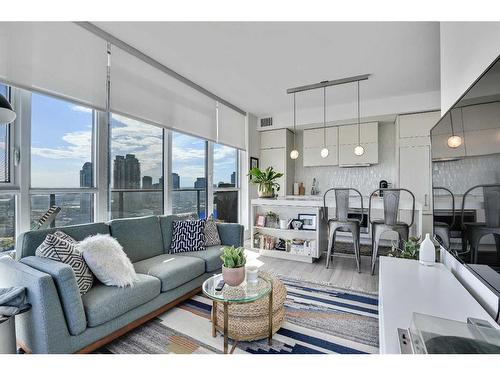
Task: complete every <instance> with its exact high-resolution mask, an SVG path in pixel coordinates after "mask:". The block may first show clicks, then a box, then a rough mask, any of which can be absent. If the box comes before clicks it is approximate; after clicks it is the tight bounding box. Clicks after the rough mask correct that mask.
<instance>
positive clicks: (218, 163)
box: [31, 93, 236, 188]
mask: <svg viewBox="0 0 500 375" xmlns="http://www.w3.org/2000/svg"><path fill="white" fill-rule="evenodd" d="M31 111H32V120H31V121H32V130H31V154H32V156H31V178H32V182H31V185H32V187H35V188H42V187H43V188H50V187H56V188H57V187H58V188H75V187H79V186H80V169H81V167H82V165H83V164H84V163H85V162H87V161H90V160H91V138H92V111H91V110H90V109H88V108H85V107H81V106H78V105H75V104H72V103H69V102H65V101H62V100H59V99H55V98H52V97H48V96H44V95H40V94H36V93H33V95H32V108H31ZM111 137H112V141H111V156H112V158H113V159H114V158H115V156H116V155H125V154H127V153H131V154H135V155H136V157H137V158H138V159H139V161H140V163H141V177H142V176H145V175H147V176H151V177H153V183H155V182H158V179H159V177H160V176H161V174H162V129H161V128H158V127H155V126H152V125H148V124H144V123H141V122H139V121H136V120H132V119H129V118H127V117H123V116H120V115H113V116H112V127H111ZM172 146H173V149H172V155H173V156H172V171H173V172H175V173H178V174H179V175H180V177H181V181H180V182H181V187H193V185H194V181H195V180H196V178H197V177H204V175H205V142H204V141H203V140H201V139H198V138H195V137H191V136H188V135H184V134H181V133H174V136H173V145H172ZM235 166H236V151H235V150H234V149H232V148H230V147H226V146H222V145H215V147H214V183H218V182H220V181H222V182H231V173H232V172H233V171H235ZM111 168H112V167H111ZM111 170H112V169H111Z"/></svg>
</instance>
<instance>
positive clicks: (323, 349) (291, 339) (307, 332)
mask: <svg viewBox="0 0 500 375" xmlns="http://www.w3.org/2000/svg"><path fill="white" fill-rule="evenodd" d="M280 279H281V280H283V282H284V283H285V285H286V288H287V292H288V294H287V298H286V301H285V310H286V318H285V323H284V324H283V326H282V328H281V329H280V330H279V331H278V332H277V333H276V334H275V335H274V336H273V345H272V346H269V345H268V343H267V340H259V341H254V342H240V343H238V346H237V348H236V350H235V353H241V354H322V353H340V354H364V353H378V300H377V297H376V296H373V295H367V294H362V293H358V292H351V291H346V290H340V289H338V288H334V287H332V286H328V285H321V284H315V283H309V282H304V281H297V280H292V279H287V278H284V277H280ZM211 308H212V303H211V301H210V300H209V299H208V298H206V297H204V296H203V295H197V296H195V297H193V298H191V299H190V300H188V301H186V302H184V303H183V304H181V305H179V306H177V307H175V308H173V309H172V310H169V311H167V312H166V313H164V314H163V315H161V316H159V317H158V318H157V319H154V320H152V321H150V322H148V323H146V324H144V325H143V326H141V327H139V328H137V329H135V330H134V331H132V332H130V333H128V334H127V335H125V336H123V337H121V338H119V339H117V340H115V341H113V342H112V343H110V344H108V345H107V346H106V347H104V348H102V349H100V350H99V353H117V354H119V353H124V354H135V353H137V354H148V353H152V354H153V353H200V354H201V353H221V352H222V347H223V338H222V336H221V335H220V334H218V335H217V337H215V338H214V337H212V334H211V323H210V311H211ZM230 341H231V340H230ZM230 345H231V342H230Z"/></svg>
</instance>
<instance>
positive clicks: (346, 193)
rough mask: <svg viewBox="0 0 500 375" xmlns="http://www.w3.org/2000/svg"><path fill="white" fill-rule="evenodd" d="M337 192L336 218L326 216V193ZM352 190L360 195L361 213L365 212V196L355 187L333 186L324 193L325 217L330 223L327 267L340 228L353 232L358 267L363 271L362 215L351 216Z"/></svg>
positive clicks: (359, 270)
mask: <svg viewBox="0 0 500 375" xmlns="http://www.w3.org/2000/svg"><path fill="white" fill-rule="evenodd" d="M330 191H334V192H335V218H333V219H328V218H327V217H326V212H328V210H327V204H326V195H327V194H328V193H329V192H330ZM351 191H352V192H354V193H356V194H357V195H359V199H360V201H361V213H363V196H362V195H361V193H360V192H359V190H356V189H354V188H331V189H328V190H327V191H325V193H324V194H323V215H324V216H323V218H324V219H325V221H327V225H328V250H327V255H326V268H328V267H329V266H330V259H331V257H332V255H333V252H334V247H335V235H336V232H337V231H338V230H339V229H340V230H347V231H349V232H351V233H352V240H353V244H354V255H355V257H356V267H357V269H358V272H361V268H360V267H361V254H360V251H359V242H360V225H361V222H362V219H363V218H362V217H361V218H360V219H353V218H349V210H350V208H351V207H350V205H349V198H350V196H351V194H350V193H351Z"/></svg>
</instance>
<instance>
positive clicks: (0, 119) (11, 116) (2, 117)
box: [0, 94, 16, 124]
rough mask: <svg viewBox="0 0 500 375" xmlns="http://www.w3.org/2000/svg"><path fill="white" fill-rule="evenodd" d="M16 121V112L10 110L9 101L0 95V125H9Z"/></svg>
mask: <svg viewBox="0 0 500 375" xmlns="http://www.w3.org/2000/svg"><path fill="white" fill-rule="evenodd" d="M15 119H16V112H14V111H13V110H12V106H11V105H10V103H9V101H8V100H7V99H6V98H5V97H4V96H3V95H2V94H0V124H9V123H11V122H12V121H14V120H15Z"/></svg>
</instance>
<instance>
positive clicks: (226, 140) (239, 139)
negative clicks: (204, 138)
mask: <svg viewBox="0 0 500 375" xmlns="http://www.w3.org/2000/svg"><path fill="white" fill-rule="evenodd" d="M217 112H218V116H217V122H218V140H217V142H218V143H222V144H224V145H227V146H231V147H235V148H239V149H240V150H245V149H246V145H245V139H246V136H245V134H246V131H245V123H246V119H245V116H243V115H242V114H240V113H239V112H236V111H235V110H234V109H232V108H229V107H228V106H226V105H224V104H222V103H219V104H218V111H217Z"/></svg>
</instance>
